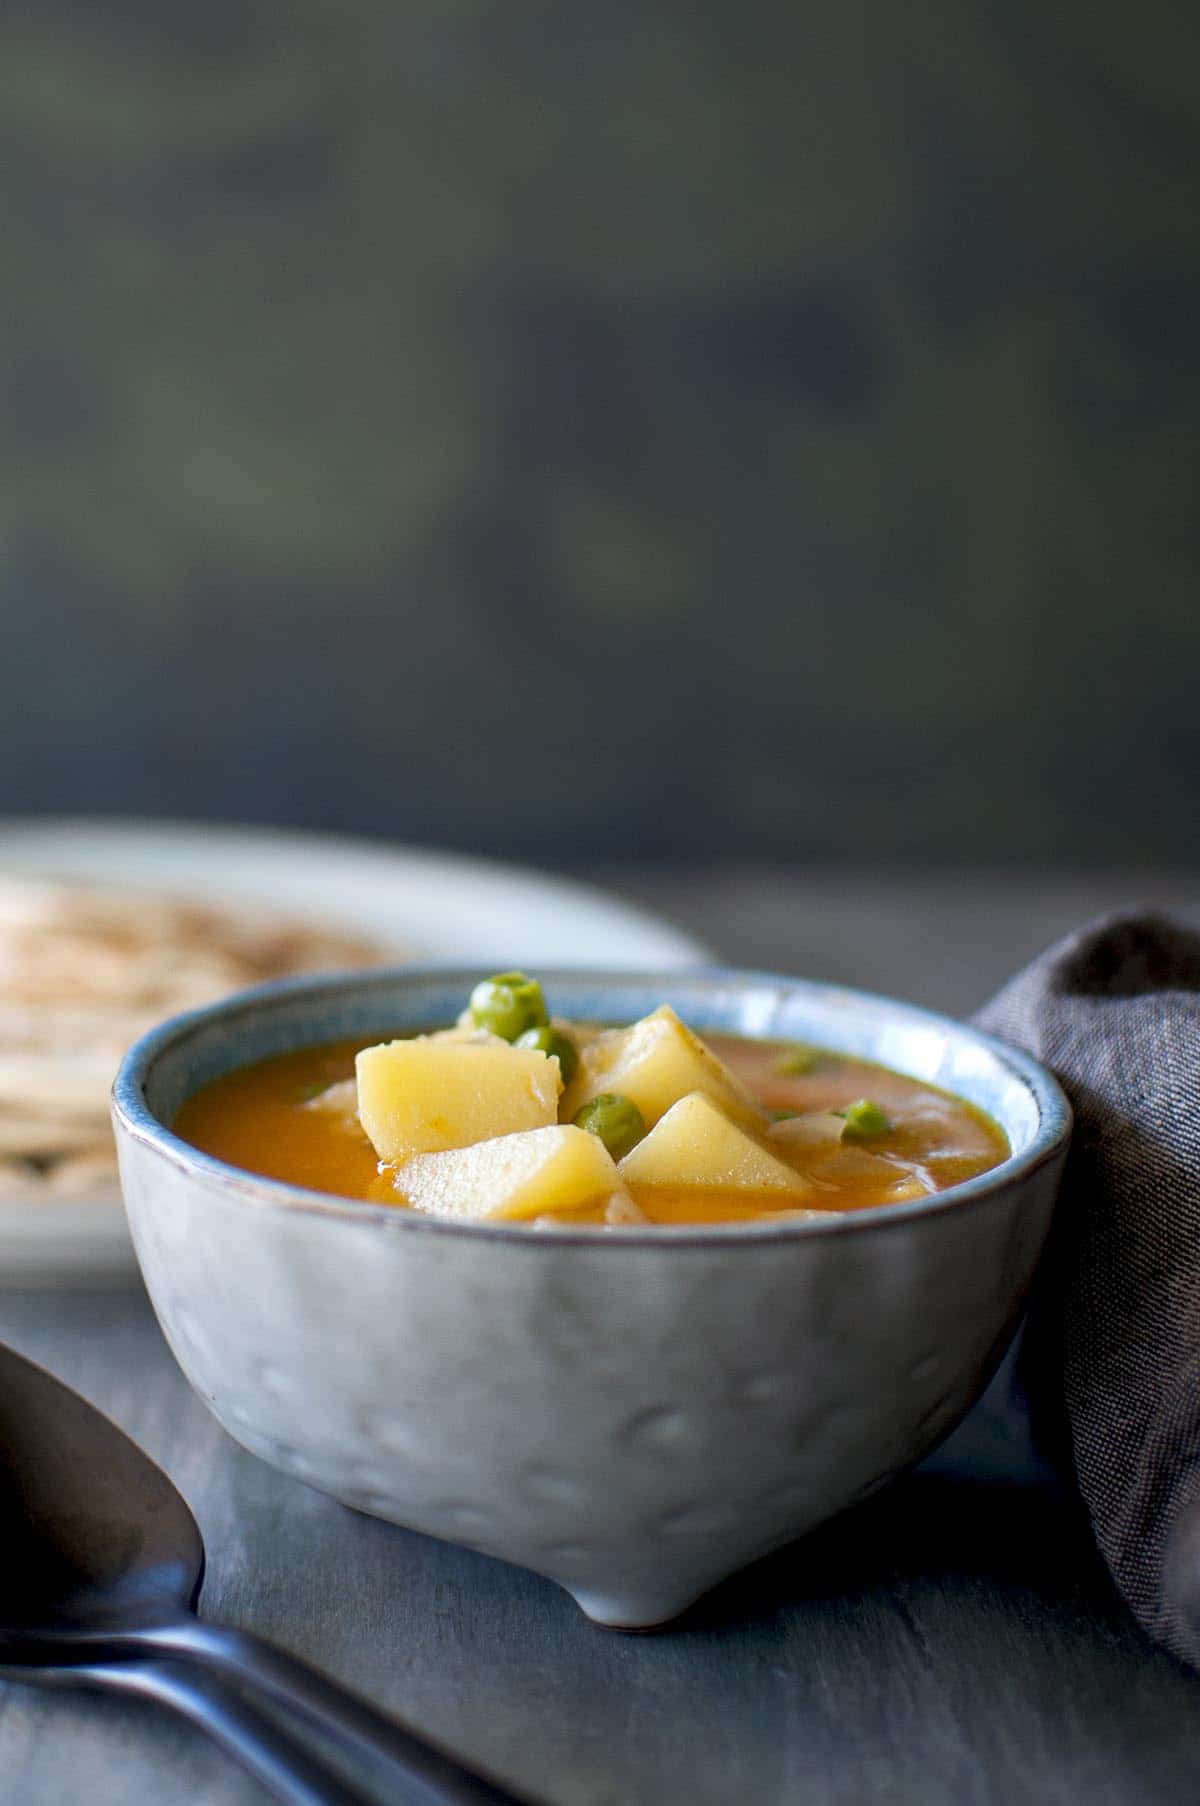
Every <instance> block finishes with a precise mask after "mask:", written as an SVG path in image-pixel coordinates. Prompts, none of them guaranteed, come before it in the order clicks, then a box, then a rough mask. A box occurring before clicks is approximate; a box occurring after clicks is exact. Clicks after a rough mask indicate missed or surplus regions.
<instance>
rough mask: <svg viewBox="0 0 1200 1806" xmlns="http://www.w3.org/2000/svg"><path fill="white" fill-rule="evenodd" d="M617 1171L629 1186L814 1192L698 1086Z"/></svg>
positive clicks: (790, 1192) (673, 1107) (795, 1192)
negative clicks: (724, 1112) (685, 1186)
mask: <svg viewBox="0 0 1200 1806" xmlns="http://www.w3.org/2000/svg"><path fill="white" fill-rule="evenodd" d="M618 1170H619V1171H620V1174H621V1177H622V1179H624V1180H625V1182H626V1184H627V1185H713V1186H719V1187H720V1188H721V1189H722V1190H725V1191H732V1190H737V1191H741V1190H743V1189H745V1190H750V1191H772V1192H779V1193H781V1194H783V1193H788V1194H790V1195H792V1196H793V1197H797V1198H800V1197H807V1196H808V1195H809V1194H810V1193H811V1191H812V1187H811V1186H810V1185H809V1183H808V1181H807V1180H806V1179H802V1178H801V1176H800V1174H799V1173H796V1172H793V1171H792V1169H791V1167H790V1166H785V1165H784V1163H783V1161H782V1160H777V1159H776V1158H775V1156H774V1154H771V1153H768V1152H767V1150H766V1148H764V1147H761V1146H760V1145H759V1143H758V1142H757V1141H755V1140H754V1138H753V1136H751V1135H747V1134H746V1132H745V1130H743V1129H740V1128H739V1127H738V1126H737V1124H736V1123H732V1122H730V1120H729V1118H728V1117H727V1116H723V1115H722V1114H721V1112H720V1110H718V1109H717V1107H716V1105H715V1104H713V1103H712V1102H711V1100H710V1099H709V1098H707V1097H705V1096H704V1095H703V1093H702V1092H699V1091H694V1092H692V1094H691V1096H690V1097H681V1098H680V1100H679V1102H678V1103H677V1104H672V1106H671V1108H670V1109H669V1110H668V1111H667V1113H666V1115H665V1116H663V1117H662V1118H660V1120H659V1121H658V1123H657V1124H656V1125H655V1127H654V1128H653V1129H651V1131H650V1133H649V1134H648V1135H647V1136H646V1138H645V1140H644V1141H639V1142H638V1145H637V1146H636V1147H635V1148H634V1150H633V1152H632V1153H631V1154H626V1156H625V1158H624V1160H622V1162H621V1165H620V1168H619V1169H618Z"/></svg>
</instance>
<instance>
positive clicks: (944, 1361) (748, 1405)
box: [114, 971, 1070, 1627]
mask: <svg viewBox="0 0 1200 1806" xmlns="http://www.w3.org/2000/svg"><path fill="white" fill-rule="evenodd" d="M478 976H479V974H477V973H474V972H453V973H445V972H424V973H421V972H416V973H414V972H411V971H408V972H403V973H399V974H394V975H392V974H383V975H380V974H366V975H355V976H354V977H351V978H344V979H336V980H317V981H312V980H308V981H300V982H299V983H293V984H289V985H277V986H270V987H265V988H264V989H263V990H261V991H259V992H256V993H247V994H246V995H245V996H243V997H242V998H239V999H234V1000H231V1001H230V1002H229V1003H227V1004H224V1005H219V1006H217V1007H216V1008H214V1009H210V1010H206V1011H202V1012H197V1013H196V1014H195V1015H193V1016H191V1017H183V1018H177V1019H176V1020H175V1021H174V1022H173V1023H169V1024H166V1025H164V1027H163V1028H162V1029H159V1030H156V1031H155V1032H154V1033H153V1034H152V1035H150V1036H148V1037H146V1038H145V1040H144V1041H143V1042H141V1043H139V1045H138V1047H137V1048H135V1049H134V1050H133V1051H132V1053H131V1054H130V1055H129V1057H128V1059H127V1060H126V1062H125V1065H124V1067H123V1069H122V1073H121V1076H120V1078H119V1079H118V1084H117V1090H116V1094H115V1098H116V1101H115V1112H114V1114H115V1121H116V1127H117V1138H118V1147H119V1151H120V1160H121V1178H122V1185H123V1189H124V1194H125V1200H126V1207H127V1210H128V1214H129V1221H130V1225H131V1229H132V1232H133V1238H134V1243H135V1246H136V1249H137V1254H138V1259H139V1261H140V1263H141V1267H142V1271H143V1273H144V1275H145V1279H146V1284H147V1286H148V1288H149V1291H150V1296H151V1298H152V1300H153V1302H154V1307H155V1309H156V1311H157V1313H158V1316H159V1320H160V1322H161V1323H162V1326H163V1329H164V1331H165V1333H166V1335H167V1338H168V1340H169V1341H170V1344H171V1346H172V1348H173V1350H174V1352H175V1354H176V1356H177V1358H178V1360H179V1362H180V1364H181V1366H182V1367H183V1369H184V1372H185V1373H186V1374H187V1376H188V1378H189V1380H190V1381H191V1383H192V1385H193V1386H194V1387H195V1388H196V1390H197V1391H198V1392H199V1394H200V1395H201V1397H202V1398H204V1399H205V1401H206V1402H207V1403H208V1405H209V1406H210V1408H211V1409H212V1410H213V1412H214V1413H215V1415H216V1416H217V1417H218V1419H219V1420H220V1422H221V1423H222V1424H223V1425H224V1426H225V1428H226V1429H227V1430H228V1431H229V1432H230V1434H231V1435H233V1436H234V1437H235V1438H236V1439H237V1440H238V1441H239V1442H241V1443H242V1444H244V1445H245V1447H247V1448H248V1449H251V1450H253V1452H254V1453H256V1454H258V1455H261V1456H262V1457H263V1459H264V1460H266V1461H268V1462H270V1463H271V1464H272V1465H273V1466H275V1467H277V1468H280V1469H282V1470H283V1471H284V1472H286V1473H289V1474H293V1475H295V1476H296V1477H297V1478H299V1479H302V1480H305V1481H307V1482H308V1483H309V1484H310V1485H312V1486H316V1487H319V1488H320V1489H321V1490H322V1491H324V1492H328V1493H331V1494H332V1495H334V1496H335V1497H336V1498H339V1499H341V1500H343V1501H344V1502H345V1503H347V1504H348V1505H352V1506H355V1507H357V1508H358V1509H360V1510H363V1511H367V1512H370V1513H373V1514H374V1515H376V1516H379V1517H382V1518H387V1519H389V1520H391V1521H393V1522H395V1523H399V1524H404V1525H407V1526H410V1527H412V1528H414V1529H417V1530H422V1531H426V1532H428V1533H429V1534H431V1535H434V1536H439V1537H446V1538H450V1539H452V1540H453V1541H456V1542H461V1543H466V1544H469V1545H471V1546H472V1547H474V1548H477V1549H480V1550H484V1551H486V1552H488V1553H490V1554H493V1555H497V1556H501V1557H503V1558H504V1559H506V1560H508V1561H513V1562H518V1563H520V1564H522V1565H523V1566H525V1567H529V1568H533V1569H536V1570H538V1571H539V1572H541V1573H544V1574H547V1575H549V1576H551V1577H552V1578H553V1579H555V1580H556V1581H558V1582H560V1583H561V1584H562V1585H563V1586H564V1587H566V1588H567V1589H568V1590H569V1591H570V1592H571V1593H572V1594H574V1596H575V1598H576V1599H577V1600H578V1601H579V1603H580V1605H581V1606H582V1607H583V1609H584V1611H586V1612H587V1613H588V1614H589V1615H590V1616H591V1617H592V1618H594V1619H596V1620H597V1621H598V1622H601V1623H605V1624H618V1625H626V1626H637V1627H644V1626H649V1625H652V1624H658V1623H662V1622H663V1621H665V1620H667V1619H669V1618H672V1617H674V1616H676V1615H677V1614H678V1613H679V1612H681V1611H682V1610H684V1609H685V1608H686V1607H687V1606H688V1605H690V1604H691V1603H692V1602H693V1601H694V1600H695V1599H696V1598H698V1597H699V1595H700V1594H702V1593H703V1592H705V1591H706V1590H707V1589H708V1588H709V1587H711V1586H712V1585H714V1584H715V1583H716V1582H717V1581H719V1580H721V1579H723V1578H724V1577H725V1576H726V1575H728V1574H730V1573H732V1572H733V1571H734V1570H735V1569H737V1568H739V1567H741V1566H742V1565H743V1564H745V1563H746V1562H749V1561H751V1560H753V1559H754V1558H755V1557H756V1556H759V1555H762V1554H765V1553H766V1552H767V1551H768V1550H770V1549H773V1548H775V1547H777V1546H778V1545H780V1544H781V1543H784V1542H786V1541H788V1540H790V1539H791V1538H792V1537H794V1536H797V1535H798V1534H800V1533H801V1532H803V1531H805V1530H807V1529H809V1528H811V1527H812V1526H813V1525H815V1524H817V1523H819V1522H820V1521H821V1520H822V1519H824V1518H827V1517H829V1516H830V1515H831V1514H832V1513H834V1512H836V1511H838V1510H840V1509H842V1508H843V1507H844V1506H847V1505H849V1504H851V1503H852V1502H853V1501H855V1500H857V1499H860V1498H862V1497H864V1496H865V1495H866V1494H867V1493H869V1492H871V1491H872V1490H873V1489H874V1488H876V1487H877V1486H879V1485H881V1484H882V1483H883V1482H884V1481H885V1480H887V1479H889V1478H890V1477H891V1476H892V1475H894V1474H896V1473H897V1472H899V1471H900V1470H901V1469H902V1468H904V1467H906V1466H908V1465H909V1464H910V1463H912V1462H913V1461H916V1460H918V1459H920V1458H921V1456H923V1455H924V1454H925V1453H927V1452H928V1450H929V1449H930V1448H931V1447H932V1446H933V1444H934V1443H935V1442H937V1441H938V1440H939V1439H940V1438H941V1437H942V1436H943V1435H944V1434H945V1433H946V1432H947V1431H949V1430H950V1429H951V1428H952V1427H953V1425H954V1424H955V1423H956V1422H957V1421H958V1419H959V1418H960V1417H961V1416H962V1414H963V1412H964V1411H965V1410H966V1409H967V1408H968V1407H969V1406H970V1405H971V1403H972V1402H973V1401H974V1400H975V1398H977V1397H978V1395H979V1393H980V1391H981V1390H982V1388H983V1386H984V1384H985V1383H986V1380H987V1378H988V1377H989V1375H990V1373H991V1371H992V1368H993V1366H994V1364H995V1362H996V1361H997V1359H998V1358H999V1356H1000V1354H1001V1352H1002V1351H1003V1348H1004V1346H1005V1344H1006V1342H1007V1340H1008V1338H1009V1335H1010V1334H1011V1331H1012V1328H1013V1326H1014V1323H1015V1320H1016V1317H1017V1314H1018V1312H1019V1309H1020V1306H1021V1303H1022V1300H1023V1298H1024V1295H1025V1292H1026V1289H1027V1287H1028V1285H1029V1281H1030V1279H1031V1276H1032V1274H1033V1270H1034V1267H1035V1264H1036V1262H1037V1259H1038V1255H1039V1253H1040V1251H1041V1247H1042V1243H1043V1241H1044V1238H1045V1234H1046V1230H1047V1228H1048V1225H1049V1221H1050V1215H1051V1210H1052V1207H1053V1202H1054V1194H1055V1190H1056V1187H1057V1183H1058V1178H1059V1175H1060V1172H1061V1166H1062V1160H1063V1157H1064V1154H1065V1150H1066V1143H1067V1137H1068V1134H1069V1127H1070V1114H1069V1109H1068V1107H1067V1105H1066V1102H1065V1099H1063V1097H1062V1094H1061V1092H1060V1091H1059V1090H1058V1087H1057V1086H1056V1085H1055V1083H1054V1081H1053V1079H1051V1078H1050V1077H1049V1075H1048V1074H1045V1073H1044V1072H1043V1071H1042V1069H1041V1068H1039V1067H1038V1066H1037V1065H1036V1064H1035V1063H1034V1062H1033V1061H1031V1060H1028V1059H1027V1058H1026V1057H1025V1056H1023V1055H1020V1054H1016V1053H1013V1052H1012V1051H1011V1050H1008V1049H1005V1048H1002V1047H1001V1046H1000V1045H999V1044H997V1043H994V1042H991V1041H989V1040H988V1039H987V1038H986V1037H983V1036H979V1035H976V1034H974V1033H973V1032H972V1031H970V1030H967V1029H964V1028H961V1027H959V1026H958V1025H956V1024H953V1023H951V1022H949V1021H946V1020H944V1019H942V1018H938V1017H935V1016H930V1015H928V1014H926V1013H925V1012H921V1011H916V1010H912V1009H910V1008H908V1007H907V1006H904V1005H900V1004H892V1003H888V1002H886V1001H885V1000H881V999H876V998H871V997H867V996H864V995H862V994H859V993H854V992H846V991H838V990H833V989H832V988H829V987H822V986H816V985H807V984H802V983H800V982H799V981H791V980H785V979H777V978H771V977H763V976H759V975H755V974H736V973H696V974H682V975H681V974H673V975H671V976H669V977H668V976H664V977H663V978H662V979H661V980H660V979H648V978H644V977H633V978H629V977H625V976H622V975H611V974H591V975H588V974H579V973H574V974H568V973H563V974H561V975H556V976H554V977H553V978H550V979H548V982H549V983H551V984H552V994H553V997H554V1001H555V1006H556V1008H558V1009H560V1010H561V1011H562V1012H563V1013H565V1014H572V1015H579V1016H593V1017H598V1018H607V1019H609V1020H621V1019H628V1018H630V1017H632V1016H634V1015H636V1014H638V1013H640V1012H642V1011H644V1010H645V1009H647V1008H649V1007H652V1006H653V1005H654V1004H656V1003H659V1002H661V1001H664V1000H665V1001H668V1002H671V1003H673V1004H674V1005H675V1007H676V1008H677V1009H678V1010H679V1011H680V1013H681V1014H683V1015H685V1016H686V1017H687V1019H688V1020H689V1021H691V1022H692V1023H693V1025H694V1026H696V1027H697V1028H699V1029H700V1030H701V1031H703V1030H705V1029H709V1030H716V1029H729V1030H733V1031H736V1032H743V1033H750V1034H780V1035H794V1036H796V1037H798V1038H803V1039H805V1040H809V1041H816V1042H818V1043H823V1044H825V1045H827V1046H830V1047H836V1048H840V1049H842V1050H844V1051H847V1052H852V1053H857V1054H863V1055H866V1056H867V1057H872V1058H878V1059H882V1060H884V1061H885V1062H886V1063H887V1064H890V1065H895V1066H897V1067H899V1068H900V1069H902V1070H905V1071H909V1072H912V1073H913V1074H914V1076H917V1077H924V1078H929V1079H931V1080H933V1082H935V1083H942V1084H945V1085H947V1086H948V1087H949V1088H950V1089H953V1090H957V1091H959V1092H960V1093H962V1094H963V1095H966V1096H968V1097H970V1098H972V1099H973V1101H976V1102H978V1103H980V1104H982V1105H983V1106H984V1107H985V1108H989V1109H990V1110H991V1111H992V1112H993V1114H994V1115H995V1116H996V1117H997V1118H998V1119H999V1120H1000V1121H1001V1122H1002V1124H1003V1125H1004V1126H1005V1127H1006V1129H1007V1130H1008V1132H1009V1136H1010V1140H1011V1141H1012V1143H1013V1147H1014V1158H1013V1159H1012V1160H1010V1161H1008V1162H1006V1163H1005V1165H1004V1166H1002V1167H1001V1168H998V1169H997V1170H996V1171H995V1172H994V1173H992V1174H987V1175H984V1177H983V1178H982V1179H977V1180H973V1181H971V1182H970V1183H969V1184H967V1185H964V1186H960V1187H958V1188H956V1189H955V1191H954V1192H953V1193H947V1194H942V1196H941V1197H939V1198H938V1199H935V1200H932V1201H928V1202H926V1201H921V1202H918V1203H917V1204H909V1205H898V1206H890V1207H888V1208H886V1209H882V1210H872V1211H869V1212H859V1213H855V1215H854V1216H852V1217H847V1218H844V1219H838V1220H836V1221H834V1222H832V1223H810V1224H804V1223H801V1224H793V1225H789V1226H788V1227H783V1226H771V1225H766V1226H765V1227H764V1226H759V1225H747V1226H735V1227H730V1228H725V1229H717V1230H696V1231H687V1230H685V1231H679V1230H654V1229H647V1230H634V1231H621V1232H618V1233H608V1234H605V1233H603V1232H601V1231H571V1232H563V1233H559V1232H553V1233H540V1232H534V1231H530V1230H528V1229H511V1228H502V1227H498V1226H496V1227H494V1226H489V1225H480V1226H462V1225H459V1224H448V1223H440V1222H435V1221H433V1220H430V1219H427V1218H423V1217H418V1216H416V1215H415V1214H414V1213H410V1212H406V1211H394V1210H388V1209H386V1208H385V1207H378V1206H372V1205H366V1204H356V1203H354V1202H352V1201H345V1200H335V1199H330V1198H326V1197H322V1196H320V1195H318V1194H314V1193H308V1192H304V1191H300V1190H296V1189H294V1188H291V1187H286V1186H282V1185H279V1184H275V1183H273V1182H270V1181H266V1180H261V1179H256V1178H254V1177H252V1176H250V1175H248V1174H245V1173H239V1172H236V1171H234V1170H233V1169H231V1168H228V1167H226V1166H224V1165H223V1164H222V1163H220V1162H218V1161H215V1160H212V1159H210V1158H208V1157H207V1156H205V1155H202V1154H200V1153H198V1152H197V1151H196V1150H195V1149H192V1148H190V1147H188V1146H187V1145H186V1144H185V1143H182V1142H180V1141H178V1140H177V1139H176V1138H175V1137H174V1136H173V1135H171V1133H170V1132H169V1130H168V1129H167V1128H165V1127H163V1124H164V1123H169V1122H170V1121H171V1120H172V1118H173V1115H174V1113H175V1111H176V1110H177V1108H178V1106H179V1104H180V1103H181V1102H182V1100H183V1098H184V1097H185V1096H186V1095H187V1094H188V1093H189V1092H190V1091H191V1090H193V1089H194V1088H195V1087H196V1085H198V1084H200V1083H203V1082H204V1081H205V1080H206V1079H208V1078H210V1077H212V1076H215V1075H216V1074H217V1073H218V1072H221V1071H224V1070H228V1069H229V1068H231V1067H233V1066H237V1065H241V1064H243V1063H244V1062H245V1061H247V1060H250V1059H254V1058H259V1057H263V1056H264V1055H266V1054H268V1053H272V1052H277V1051H282V1050H283V1049H284V1048H288V1047H296V1046H301V1045H304V1044H305V1043H308V1042H312V1041H317V1040H322V1039H327V1038H333V1037H336V1036H340V1035H344V1034H354V1033H363V1034H376V1033H378V1034H380V1035H382V1034H384V1033H387V1032H389V1031H393V1032H394V1031H403V1030H404V1029H406V1028H413V1029H415V1028H422V1027H428V1026H431V1025H432V1024H434V1023H436V1022H438V1021H444V1020H447V1019H448V1018H449V1017H450V1016H451V1015H452V1014H453V1013H454V1009H455V1008H456V1007H457V1005H458V1001H459V1000H460V999H461V997H462V996H463V994H464V991H465V990H466V989H467V988H468V987H469V985H470V984H471V983H472V982H473V981H474V980H475V978H477V977H478Z"/></svg>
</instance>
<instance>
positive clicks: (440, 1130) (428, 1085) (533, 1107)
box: [356, 1036, 561, 1160]
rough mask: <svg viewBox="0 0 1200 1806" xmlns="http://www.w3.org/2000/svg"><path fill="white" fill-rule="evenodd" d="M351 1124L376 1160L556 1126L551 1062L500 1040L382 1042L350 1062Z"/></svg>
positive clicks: (555, 1088) (558, 1086)
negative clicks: (354, 1112) (354, 1113)
mask: <svg viewBox="0 0 1200 1806" xmlns="http://www.w3.org/2000/svg"><path fill="white" fill-rule="evenodd" d="M356 1072H357V1076H358V1117H359V1121H360V1122H361V1123H362V1126H363V1128H364V1129H365V1130H366V1132H367V1135H368V1137H369V1139H370V1141H371V1143H372V1145H373V1146H374V1148H375V1152H376V1153H377V1154H378V1155H379V1157H380V1159H381V1160H407V1159H408V1158H409V1156H410V1155H411V1154H425V1153H431V1152H435V1151H437V1150H440V1149H443V1148H461V1147H466V1146H468V1145H469V1143H471V1142H473V1141H487V1140H489V1139H490V1138H491V1137H492V1136H495V1135H515V1134H518V1133H519V1132H520V1131H522V1130H524V1129H540V1128H544V1127H546V1126H548V1125H549V1124H551V1123H553V1122H555V1121H556V1119H557V1116H558V1094H559V1091H560V1089H561V1080H560V1078H559V1072H558V1061H557V1060H549V1059H547V1058H546V1055H545V1054H544V1053H540V1052H538V1050H537V1049H536V1048H524V1047H510V1046H509V1045H508V1043H507V1042H506V1041H497V1042H495V1043H492V1042H476V1041H435V1040H433V1039H432V1038H428V1037H425V1036H419V1037H418V1038H417V1039H416V1040H412V1041H386V1042H383V1043H381V1044H380V1045H379V1046H378V1047H364V1048H363V1050H362V1052H361V1053H360V1054H359V1056H358V1059H357V1062H356Z"/></svg>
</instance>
